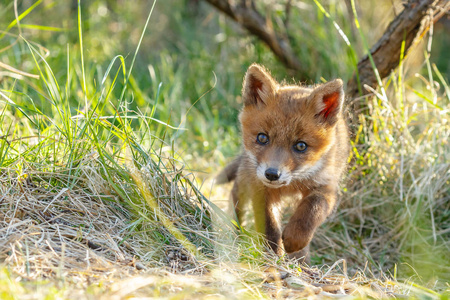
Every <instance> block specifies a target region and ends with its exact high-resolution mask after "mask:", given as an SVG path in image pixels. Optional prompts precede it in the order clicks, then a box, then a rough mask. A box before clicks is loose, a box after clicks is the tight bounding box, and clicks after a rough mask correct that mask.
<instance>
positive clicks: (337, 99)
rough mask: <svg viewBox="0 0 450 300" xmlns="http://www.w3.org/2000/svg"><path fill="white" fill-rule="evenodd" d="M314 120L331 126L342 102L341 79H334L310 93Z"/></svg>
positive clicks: (335, 119)
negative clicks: (316, 119)
mask: <svg viewBox="0 0 450 300" xmlns="http://www.w3.org/2000/svg"><path fill="white" fill-rule="evenodd" d="M311 100H312V102H313V105H314V110H315V116H316V118H318V119H320V120H321V121H324V122H326V123H329V124H331V125H333V124H334V123H335V122H336V121H337V117H338V114H339V113H340V111H341V109H342V104H343V102H344V89H343V82H342V80H341V79H335V80H333V81H329V82H327V83H325V84H322V85H320V86H318V87H317V88H315V89H314V90H313V92H312V93H311Z"/></svg>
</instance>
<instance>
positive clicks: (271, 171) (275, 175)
mask: <svg viewBox="0 0 450 300" xmlns="http://www.w3.org/2000/svg"><path fill="white" fill-rule="evenodd" d="M264 175H266V178H267V179H269V180H270V181H276V180H278V179H280V175H281V173H280V171H278V170H277V169H275V168H268V169H267V170H266V172H264Z"/></svg>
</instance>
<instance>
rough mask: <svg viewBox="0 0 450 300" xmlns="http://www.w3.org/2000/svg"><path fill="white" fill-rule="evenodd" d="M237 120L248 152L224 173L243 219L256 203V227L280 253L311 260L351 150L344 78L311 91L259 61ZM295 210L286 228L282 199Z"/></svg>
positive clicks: (250, 73) (246, 80)
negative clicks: (344, 108) (276, 76)
mask: <svg viewBox="0 0 450 300" xmlns="http://www.w3.org/2000/svg"><path fill="white" fill-rule="evenodd" d="M242 99H243V102H244V107H243V109H242V111H241V113H240V116H239V119H240V123H241V130H242V143H243V153H242V154H241V155H240V156H239V157H238V158H237V159H236V160H235V161H234V162H232V163H231V164H230V165H228V166H227V167H226V168H225V170H224V171H223V172H222V173H221V175H219V179H218V180H219V181H222V182H223V181H231V180H233V179H234V180H235V182H234V186H233V189H232V193H231V198H232V203H233V208H234V211H235V213H236V216H237V219H238V221H239V222H240V223H241V221H242V215H243V206H244V204H245V203H246V202H247V201H248V200H251V202H252V204H253V209H254V216H255V227H256V230H257V231H259V232H261V233H264V234H265V237H266V239H267V241H268V244H269V246H270V247H271V249H272V250H273V251H274V252H275V253H276V254H278V255H282V253H283V248H284V250H285V251H286V252H287V253H288V254H290V256H293V257H298V258H300V257H303V258H305V257H306V259H308V256H309V253H308V252H309V250H308V249H309V243H310V241H311V239H312V237H313V235H314V232H315V230H316V229H317V227H318V226H319V225H320V224H321V223H322V222H323V221H324V220H325V219H326V217H327V216H328V215H330V213H331V212H332V211H333V209H334V207H335V205H336V201H337V196H338V185H339V182H340V181H341V177H342V174H343V172H344V170H345V169H346V162H347V158H348V154H349V136H348V128H347V125H346V122H345V120H344V119H343V116H342V115H343V114H342V106H343V101H344V91H343V84H342V80H340V79H337V80H334V81H330V82H328V83H325V84H322V85H318V86H316V87H314V88H307V87H302V86H297V85H280V84H279V83H278V82H276V81H275V80H274V79H273V78H272V77H271V75H270V74H269V73H268V72H267V70H266V69H265V68H264V67H262V66H259V65H257V64H253V65H251V66H250V67H249V69H248V71H247V73H246V75H245V78H244V83H243V89H242ZM285 197H291V198H293V199H294V204H295V211H294V213H293V215H292V216H291V218H290V220H289V222H288V224H287V225H286V227H285V228H284V230H282V228H281V224H280V222H281V215H280V202H281V201H282V199H283V198H285Z"/></svg>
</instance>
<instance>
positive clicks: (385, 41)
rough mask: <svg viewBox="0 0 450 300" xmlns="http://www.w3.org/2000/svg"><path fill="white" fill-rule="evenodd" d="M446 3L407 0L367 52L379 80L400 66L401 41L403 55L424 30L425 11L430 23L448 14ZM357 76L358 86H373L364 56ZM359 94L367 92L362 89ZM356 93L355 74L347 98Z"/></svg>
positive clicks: (371, 75)
mask: <svg viewBox="0 0 450 300" xmlns="http://www.w3.org/2000/svg"><path fill="white" fill-rule="evenodd" d="M445 2H447V1H446V0H438V1H436V0H410V1H409V2H408V3H406V4H405V8H404V9H403V11H402V12H401V13H400V14H399V15H398V16H396V17H395V18H394V20H393V21H392V22H391V23H390V24H389V26H388V27H387V29H386V31H385V33H384V34H383V36H382V37H381V38H380V39H379V40H378V42H377V43H376V44H375V45H374V46H373V47H372V49H370V53H371V55H372V58H373V60H374V62H375V66H376V68H377V69H378V72H379V74H380V77H381V78H385V77H386V76H388V75H389V74H390V73H391V71H392V70H394V69H395V68H397V66H398V64H399V63H400V51H401V47H402V43H403V41H405V54H406V53H407V52H408V50H409V48H410V47H411V46H413V44H414V41H415V39H416V37H421V36H423V34H424V33H425V32H426V31H427V30H428V26H427V24H424V22H423V21H424V19H426V16H427V14H428V13H429V9H433V15H432V17H433V20H431V21H437V20H436V19H435V18H434V17H435V16H439V17H440V16H442V15H443V13H445V12H446V11H448V9H449V3H448V2H447V3H445ZM358 73H359V78H360V81H361V86H364V85H366V84H367V85H369V86H371V87H372V88H376V87H377V79H376V77H375V73H374V70H373V68H372V65H371V63H370V60H369V57H368V56H366V57H364V58H363V59H361V60H360V61H359V63H358ZM362 92H363V94H366V93H368V91H366V90H365V89H364V88H363V89H362ZM358 94H359V91H358V83H357V78H356V74H354V75H353V77H352V78H351V79H350V80H349V81H348V83H347V96H348V97H349V98H353V97H355V96H357V95H358Z"/></svg>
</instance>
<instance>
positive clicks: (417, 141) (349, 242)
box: [0, 1, 450, 299]
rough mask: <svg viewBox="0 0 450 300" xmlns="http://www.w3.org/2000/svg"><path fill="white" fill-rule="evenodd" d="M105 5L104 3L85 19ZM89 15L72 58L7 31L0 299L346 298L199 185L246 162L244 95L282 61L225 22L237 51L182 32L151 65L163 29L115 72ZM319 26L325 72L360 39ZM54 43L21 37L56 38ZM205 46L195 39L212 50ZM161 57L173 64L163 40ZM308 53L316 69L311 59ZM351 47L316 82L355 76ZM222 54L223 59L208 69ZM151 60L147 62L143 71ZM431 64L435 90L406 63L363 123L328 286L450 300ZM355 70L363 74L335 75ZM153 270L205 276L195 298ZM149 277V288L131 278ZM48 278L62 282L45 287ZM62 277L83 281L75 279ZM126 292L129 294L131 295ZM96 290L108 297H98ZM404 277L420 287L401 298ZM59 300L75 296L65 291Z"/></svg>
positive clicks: (444, 132) (329, 231)
mask: <svg viewBox="0 0 450 300" xmlns="http://www.w3.org/2000/svg"><path fill="white" fill-rule="evenodd" d="M40 2H41V1H38V2H36V3H37V4H35V5H34V7H33V9H32V10H30V11H26V10H25V12H23V13H22V15H21V16H22V18H23V19H24V20H26V18H25V17H28V15H30V16H32V13H33V10H36V9H38V8H39V7H40V6H38V4H42V5H47V4H46V3H44V2H43V3H40ZM319 4H320V3H319ZM102 5H104V3H102V2H101V1H98V2H95V3H94V4H93V6H91V7H89V9H91V10H92V9H94V8H95V7H102ZM37 7H38V8H37ZM150 8H151V7H149V9H150ZM8 9H9V10H10V11H11V9H12V7H11V6H8ZM47 9H50V8H47ZM275 9H276V7H275ZM328 9H330V11H332V12H331V14H328V13H327V10H328ZM81 12H82V11H81V10H80V9H78V10H77V15H76V16H77V18H78V25H77V27H76V29H77V30H76V32H77V35H78V37H77V39H76V40H75V42H74V43H73V44H72V43H67V44H65V45H64V46H61V45H59V44H58V43H57V41H55V40H51V41H49V42H48V44H44V45H41V44H39V43H37V42H35V41H34V39H32V38H29V36H26V35H24V36H23V37H22V36H19V35H18V34H17V31H15V30H14V29H15V28H16V27H17V26H18V25H19V23H17V22H15V21H11V22H9V23H6V24H4V25H3V24H2V26H3V27H4V28H6V30H5V32H3V33H2V34H3V36H2V39H0V42H1V43H2V44H1V47H2V48H1V49H0V50H1V52H0V56H1V57H2V60H1V62H2V63H3V64H5V65H7V66H9V67H12V68H13V69H8V70H7V71H8V73H2V74H1V75H0V76H2V77H0V167H1V168H0V191H1V194H2V197H3V198H0V199H2V201H4V202H1V204H0V210H1V211H2V214H3V215H4V218H3V219H2V220H1V222H2V228H3V229H2V230H0V234H1V235H4V238H5V240H7V241H11V244H8V243H6V244H5V245H10V246H8V247H9V248H8V249H9V250H8V251H9V252H8V253H7V254H6V255H5V256H4V257H5V259H6V264H7V265H8V267H7V268H6V267H5V268H3V269H2V271H1V275H0V281H1V282H3V283H4V284H1V285H0V286H2V290H1V292H2V293H4V294H5V295H7V294H8V293H9V294H11V293H12V294H17V295H25V294H29V293H31V292H30V289H29V285H27V284H26V283H23V282H19V281H20V279H18V278H19V277H15V276H17V274H20V276H22V278H28V279H32V280H38V281H36V285H37V286H41V287H42V286H47V284H48V286H50V290H52V289H54V290H55V291H54V292H51V291H50V292H49V293H48V295H49V296H48V297H49V298H50V299H51V297H54V298H57V297H59V296H61V295H63V296H61V297H67V295H70V293H71V292H73V289H74V287H75V288H76V287H77V285H76V280H77V279H76V278H82V279H80V280H81V281H82V282H83V283H82V285H81V286H82V289H81V290H82V292H81V294H83V295H84V291H86V293H87V295H90V293H91V292H92V295H100V294H102V295H122V296H124V297H125V296H127V295H129V294H130V295H141V294H140V293H144V291H145V292H148V293H151V295H154V296H155V297H158V296H159V295H161V293H162V292H161V291H164V290H170V289H171V288H173V285H174V284H175V285H178V286H179V287H181V288H182V289H183V290H184V291H185V295H198V294H199V293H200V294H201V295H207V294H214V293H219V294H227V293H230V291H235V292H236V293H235V294H233V295H237V296H236V298H245V297H252V298H265V297H268V296H267V295H269V296H276V295H277V293H281V294H283V293H289V289H286V288H285V287H283V286H282V283H281V281H279V282H277V281H276V280H275V281H274V282H275V283H273V284H272V285H269V284H267V283H266V282H265V277H266V275H267V274H268V273H270V271H268V269H267V268H268V266H272V267H274V268H275V269H276V270H277V272H278V271H281V272H287V273H289V274H291V276H292V278H301V281H300V282H294V283H292V284H291V285H290V286H289V288H292V289H293V290H294V291H296V292H295V293H297V294H295V293H294V294H295V295H296V296H303V297H305V296H306V295H310V294H308V293H315V291H317V290H316V289H315V288H317V286H315V285H314V284H322V285H324V287H323V289H324V290H325V289H326V288H329V289H331V288H335V289H336V288H337V287H336V286H334V287H330V286H329V284H328V285H327V284H325V283H323V282H324V281H322V282H314V281H313V280H312V281H308V280H309V279H310V278H309V277H308V276H307V274H308V273H306V269H305V272H303V273H302V268H301V267H300V266H298V265H297V264H295V263H293V262H286V261H283V260H282V259H275V258H270V257H266V256H265V255H264V253H263V252H262V251H261V249H259V248H258V247H256V246H255V242H254V241H253V240H252V239H251V236H252V235H253V232H252V231H244V232H243V235H244V236H243V238H241V239H237V234H236V232H235V231H234V230H233V228H234V227H233V225H232V223H231V220H230V219H229V217H228V216H227V215H226V214H225V213H224V212H223V211H221V210H220V209H219V208H218V207H217V206H216V204H215V203H213V202H212V201H210V199H208V198H206V197H205V196H203V194H202V193H201V192H200V191H199V189H200V188H199V187H198V183H199V182H201V180H199V177H200V178H204V177H208V176H210V175H208V173H209V174H213V173H214V172H216V171H217V168H218V166H222V165H223V164H224V163H225V162H226V161H227V160H231V159H232V157H233V155H237V154H238V153H239V140H240V137H239V127H238V121H237V114H238V111H239V109H240V105H241V103H240V97H239V93H240V86H241V84H242V83H241V80H242V76H243V74H244V72H245V68H246V66H247V65H248V63H250V62H253V60H255V53H257V54H258V55H257V56H258V59H259V60H261V61H262V62H263V63H265V62H267V63H265V64H267V65H268V67H269V68H271V66H273V68H271V69H273V70H274V72H277V71H279V73H280V74H281V75H279V76H277V78H278V79H282V78H283V76H286V74H285V73H284V71H280V70H281V68H280V66H277V63H276V62H275V61H274V59H273V56H272V55H271V54H270V53H269V52H267V50H266V49H265V48H264V47H263V46H261V45H257V44H255V45H253V44H252V45H251V46H244V44H248V40H245V41H244V42H242V41H240V39H239V37H236V36H234V35H233V34H232V32H231V31H230V28H229V27H228V23H227V22H226V21H225V20H222V19H220V20H219V21H218V22H217V23H213V24H215V25H214V26H216V27H217V28H218V29H217V30H219V29H220V30H222V31H221V34H223V35H222V36H216V37H215V39H216V41H221V39H226V41H227V43H223V42H217V43H216V44H213V45H210V44H208V45H207V46H204V45H203V44H202V43H200V42H198V41H197V40H196V39H195V38H194V37H195V34H194V37H193V36H192V35H193V33H192V32H190V33H188V31H190V30H191V28H190V27H189V28H187V27H186V28H178V29H176V30H174V31H177V30H178V31H179V32H184V33H186V34H190V36H191V38H190V39H189V38H187V39H185V40H183V41H182V42H180V43H179V44H177V45H175V46H174V47H173V48H170V50H168V49H162V50H161V51H159V52H158V53H157V54H154V53H149V50H148V49H153V48H148V44H146V42H147V41H146V39H149V38H151V36H152V31H153V30H156V29H155V27H156V25H154V24H153V23H152V22H150V23H148V32H150V33H149V34H147V36H145V34H144V33H145V32H146V31H145V30H142V28H140V31H139V34H136V33H135V32H134V31H133V34H130V36H133V37H134V38H135V41H136V43H135V44H134V45H141V46H140V48H139V46H134V47H135V48H134V49H132V51H130V52H129V54H128V55H127V54H126V53H124V54H123V55H117V52H114V54H112V55H110V56H108V55H106V54H105V53H107V52H108V51H112V50H111V48H107V47H111V45H117V44H116V43H118V42H117V41H111V44H108V43H105V45H104V46H103V48H102V50H105V53H103V52H102V51H99V49H97V48H96V46H98V41H97V40H96V39H97V38H98V39H99V40H102V39H108V38H109V37H110V34H108V31H107V30H105V31H96V30H95V29H93V27H91V28H89V30H87V29H85V28H83V26H82V24H83V15H82V14H81ZM155 12H156V13H158V7H156V11H155ZM323 12H325V15H321V14H322V13H323ZM333 12H334V13H333ZM298 13H300V12H296V14H298ZM317 13H318V14H319V15H318V16H317V18H318V19H320V22H322V23H321V24H322V25H323V27H321V28H318V29H317V30H318V31H320V34H319V36H320V37H321V39H320V43H323V44H322V45H321V46H320V47H319V44H318V43H316V46H317V47H318V48H320V49H321V50H320V49H319V50H320V51H318V52H319V53H315V54H314V55H313V54H311V57H310V61H311V62H313V61H315V60H317V57H320V56H321V55H325V54H326V51H325V48H326V47H325V46H326V45H327V44H332V47H333V48H332V49H333V50H332V51H334V52H336V51H338V49H339V47H340V46H341V45H342V43H344V40H343V39H342V35H339V34H338V33H337V32H335V31H334V32H333V33H330V31H329V30H327V28H330V30H331V29H334V28H335V27H336V24H338V23H339V25H340V26H338V27H339V28H341V29H342V30H344V31H346V32H348V31H349V27H350V25H349V24H346V23H343V21H342V18H343V15H344V12H343V11H342V8H340V7H339V6H333V5H331V7H323V6H319V8H318V11H317ZM0 14H1V12H0ZM326 14H328V15H326ZM146 17H148V18H149V17H150V15H146ZM155 17H161V16H158V14H156V16H155ZM180 17H181V16H180V15H176V18H180ZM325 17H328V18H331V20H332V22H331V23H330V24H328V23H327V22H328V21H325V20H326V18H325ZM152 18H153V17H152ZM158 20H161V19H158ZM147 21H148V19H147ZM299 21H301V19H298V20H297V21H296V22H299ZM14 22H15V23H14ZM92 22H94V23H95V22H98V20H97V21H95V20H94V18H93V19H92ZM205 22H206V21H205ZM194 23H195V22H194ZM341 23H342V24H341ZM11 24H12V25H11ZM96 24H98V23H96ZM211 24H212V23H211ZM294 24H295V23H294ZM191 25H192V24H191ZM307 25H308V23H307V22H304V25H302V26H306V27H307ZM42 26H44V25H42ZM42 26H41V25H36V26H24V27H23V28H22V29H23V30H24V31H25V30H30V29H33V30H42V29H48V28H47V27H45V28H44V27H42ZM127 26H128V25H127ZM139 26H144V28H145V27H147V23H146V24H145V25H144V21H142V23H140V24H139ZM178 26H180V27H183V26H182V25H178ZM192 26H193V27H192V28H203V27H202V25H201V24H200V25H199V24H193V25H192ZM196 26H197V27H196ZM291 26H294V25H291ZM53 27H55V26H53ZM49 28H50V27H49ZM66 29H67V28H66ZM85 30H86V31H85ZM305 30H306V29H305ZM363 30H364V27H362V28H360V31H359V33H360V34H361V35H363V32H362V31H363ZM55 32H56V31H55ZM47 33H48V32H47ZM71 34H73V32H72V33H71ZM167 34H169V33H167ZM171 34H172V33H171ZM208 34H210V33H206V34H205V36H206V37H203V38H199V40H200V41H202V42H205V40H206V39H207V38H208V36H209V35H208ZM68 35H69V34H67V36H68ZM67 36H64V38H67V40H69V38H68V37H67ZM209 37H210V36H209ZM331 38H332V40H330V39H331ZM348 39H349V40H351V39H352V38H351V37H350V36H349V37H348ZM67 40H66V41H67ZM82 40H83V44H81V41H82ZM77 41H79V42H77ZM127 43H128V41H127ZM153 43H154V45H155V47H160V45H159V41H158V42H155V41H153ZM183 43H185V44H183ZM43 46H45V47H46V48H44V47H43ZM297 46H298V47H299V51H300V52H299V53H302V55H308V51H309V50H308V49H310V47H311V45H306V46H305V47H304V48H303V45H297ZM308 47H309V48H308ZM347 47H349V48H348V50H347V51H348V53H347V52H346V53H345V54H336V53H334V54H336V55H344V56H345V59H343V60H340V61H339V60H337V59H334V58H331V57H332V56H331V55H330V57H328V58H327V60H324V61H321V62H320V64H317V65H316V66H314V67H315V68H317V69H314V70H315V71H314V72H316V73H317V76H319V77H318V78H317V79H319V78H320V77H323V80H326V79H329V78H328V76H330V77H331V76H341V77H344V74H349V73H350V68H349V67H348V65H350V66H351V65H352V64H353V65H354V64H355V55H356V54H355V53H357V52H359V51H360V50H358V49H357V46H355V45H354V43H351V44H350V45H348V46H347ZM363 48H364V47H363ZM47 49H49V50H47ZM138 50H139V51H141V52H143V53H144V55H143V56H139V52H138ZM328 50H330V49H328ZM365 50H366V51H367V45H366V49H365ZM236 51H237V52H236ZM53 52H56V53H57V54H55V55H53V54H52V53H53ZM211 52H214V53H215V54H217V55H218V57H220V58H217V59H211ZM119 53H120V52H119ZM235 53H238V54H237V55H236V54H235ZM334 54H333V55H334ZM402 54H403V52H402ZM145 55H148V57H150V58H149V59H148V64H147V63H145V64H144V66H143V65H142V64H143V61H146V60H145V59H144V58H143V57H145ZM317 55H318V56H317ZM425 56H426V58H427V59H425V61H424V71H421V72H420V74H421V75H417V76H414V74H413V73H411V72H409V73H408V72H406V71H405V69H406V66H408V64H409V63H408V60H407V59H406V60H405V61H403V60H402V63H401V65H400V68H399V69H398V70H397V71H395V72H393V73H392V74H391V76H390V77H389V78H388V79H387V80H385V81H383V84H382V90H383V91H384V92H378V90H377V91H374V94H375V96H371V97H368V98H367V99H365V100H366V101H367V104H368V112H369V113H368V114H367V115H359V116H356V118H357V122H356V123H355V125H354V126H355V133H354V137H353V140H352V143H353V153H352V162H351V164H350V175H349V179H348V183H347V187H346V188H345V189H346V192H345V193H344V194H343V199H342V201H341V205H340V208H339V209H338V211H337V213H336V215H335V216H334V217H333V218H332V219H331V220H330V221H329V222H327V223H326V224H324V226H322V227H321V228H320V230H319V232H318V234H317V237H316V239H315V241H314V249H315V253H316V254H315V256H314V257H313V261H314V262H315V263H317V264H320V265H319V266H320V267H322V264H323V263H328V264H330V265H332V267H331V268H328V267H323V270H322V271H318V270H314V271H312V272H313V274H315V275H314V276H316V275H317V276H319V275H320V276H319V277H323V278H322V279H324V280H325V281H326V280H328V279H329V277H328V276H331V278H334V279H336V278H337V279H336V280H338V281H339V282H340V283H342V282H344V283H342V284H346V285H347V286H348V287H349V289H350V290H351V289H354V290H352V291H354V293H355V294H357V295H359V296H360V297H366V296H371V297H386V296H388V295H389V296H390V295H391V294H389V293H390V292H394V293H399V294H403V295H410V296H411V295H421V296H423V297H430V298H437V297H439V296H440V293H441V292H442V290H443V286H444V285H443V281H446V280H448V274H450V269H449V265H448V262H447V261H446V255H447V253H449V251H450V249H449V242H448V240H449V239H448V219H449V215H448V211H449V207H448V203H449V202H448V196H447V195H448V194H450V190H449V188H448V186H449V182H450V174H449V172H448V170H449V169H450V165H449V161H450V159H449V158H450V157H449V155H450V153H449V150H448V149H449V148H448V147H449V145H448V140H449V132H450V128H449V126H450V125H449V120H448V115H449V109H450V104H449V99H450V98H449V97H450V96H449V86H448V82H447V79H446V78H445V76H444V75H443V74H442V73H441V72H440V71H439V69H438V68H437V67H436V66H435V65H434V64H433V63H432V62H430V60H429V59H428V52H427V53H425ZM333 57H334V56H333ZM349 62H350V63H349ZM342 64H343V65H346V66H347V67H348V68H349V69H345V70H343V69H342V70H341V71H342V74H338V73H337V70H340V69H339V66H341V65H342ZM37 76H39V79H37ZM288 78H289V77H288ZM350 113H351V112H350ZM186 162H188V164H186ZM210 188H211V185H209V182H208V183H206V184H204V185H203V190H204V191H206V190H208V191H209V190H210ZM220 197H221V199H224V198H227V195H220ZM15 234H17V235H15ZM16 236H22V238H21V239H19V240H16V239H15V237H16ZM99 253H100V254H99ZM341 259H345V261H344V260H341ZM336 261H337V263H334V262H336ZM344 263H345V267H343V268H342V269H339V268H340V266H341V265H343V264H344ZM152 267H156V268H169V269H170V270H171V271H173V272H181V273H183V274H186V273H191V274H197V275H199V274H203V275H205V274H208V277H204V278H205V279H204V284H198V282H195V278H194V279H193V278H190V277H189V278H188V277H186V278H185V279H181V277H180V278H179V277H176V276H175V277H170V276H171V275H169V273H164V272H163V273H157V272H156V273H155V274H154V275H149V274H152V271H151V268H152ZM108 268H110V269H111V270H112V269H114V270H115V271H114V272H113V271H111V274H112V273H114V274H115V275H109V274H110V273H108V272H109V271H105V270H109V269H108ZM142 268H147V271H148V273H145V276H146V275H148V276H149V277H145V276H144V277H145V278H141V277H132V276H134V275H136V274H137V273H138V270H140V269H142ZM117 269H120V270H121V271H117ZM361 269H365V270H364V272H358V270H361ZM99 270H102V271H99ZM335 270H338V272H337V273H338V275H336V274H335V273H333V272H334V271H335ZM328 271H329V272H328ZM121 272H123V274H124V275H120V274H121ZM277 272H274V274H275V275H274V276H278V275H276V274H277ZM314 272H315V273H314ZM371 272H373V273H374V274H371ZM389 273H390V274H389ZM117 274H119V275H117ZM318 274H319V275H318ZM388 274H389V275H388ZM141 275H142V273H141ZM197 275H195V276H197ZM46 276H47V277H50V278H56V279H55V280H56V281H50V282H49V283H47V282H41V281H39V280H40V278H42V277H46ZM65 276H67V277H68V278H72V279H73V280H74V282H71V281H70V282H69V281H64V280H62V278H63V277H65ZM108 276H111V277H108ZM121 276H122V277H121ZM125 276H127V277H131V278H130V279H129V280H128V281H122V280H123V277H125ZM302 276H304V277H302ZM333 276H335V277H333ZM410 276H412V277H410ZM349 277H350V278H349ZM86 278H97V280H96V283H94V284H91V283H89V281H90V280H91V279H89V280H88V279H86ZM111 278H113V279H111ZM374 278H379V279H380V280H379V281H378V280H375V279H374ZM405 278H410V279H411V280H410V281H406V282H405V283H404V284H402V283H401V282H403V279H405ZM16 280H17V281H16ZM83 280H85V281H83ZM183 280H185V281H183ZM330 280H331V279H330ZM372 280H373V281H372ZM61 282H63V283H61ZM365 282H371V283H370V284H372V285H373V286H376V287H377V288H373V289H370V288H368V287H367V286H365V284H366V283H365ZM399 282H400V283H399ZM296 285H297V288H298V290H296ZM298 285H302V286H301V287H298ZM56 287H58V289H59V288H60V287H63V289H62V291H60V292H57V289H56ZM130 287H133V288H130ZM305 287H306V288H305ZM127 288H128V291H126V290H127ZM378 288H379V289H380V290H381V291H382V292H379V291H378V290H377V289H378ZM374 290H375V292H377V293H379V294H373V293H375V292H374ZM305 291H308V293H306V294H305V293H304V292H305ZM436 291H437V292H436ZM385 292H386V293H385ZM131 293H132V294H131ZM302 293H303V294H302ZM384 293H385V294H384ZM39 295H42V296H44V295H47V294H46V293H41V294H39ZM64 295H65V296H64ZM227 295H231V294H227ZM12 299H14V298H12Z"/></svg>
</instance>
